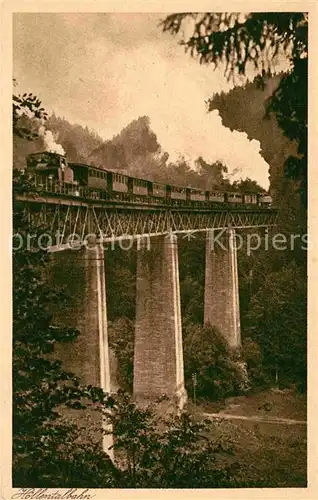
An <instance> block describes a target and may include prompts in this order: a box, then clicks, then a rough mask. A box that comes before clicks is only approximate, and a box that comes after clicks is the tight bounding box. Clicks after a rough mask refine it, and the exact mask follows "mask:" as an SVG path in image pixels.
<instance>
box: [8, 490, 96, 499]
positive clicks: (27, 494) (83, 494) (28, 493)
mask: <svg viewBox="0 0 318 500" xmlns="http://www.w3.org/2000/svg"><path fill="white" fill-rule="evenodd" d="M94 496H95V493H92V492H90V490H89V489H88V488H87V489H80V488H69V489H67V490H62V489H61V490H53V489H49V488H20V489H19V490H18V491H17V492H16V493H14V494H13V495H12V496H11V500H90V499H91V498H93V497H94Z"/></svg>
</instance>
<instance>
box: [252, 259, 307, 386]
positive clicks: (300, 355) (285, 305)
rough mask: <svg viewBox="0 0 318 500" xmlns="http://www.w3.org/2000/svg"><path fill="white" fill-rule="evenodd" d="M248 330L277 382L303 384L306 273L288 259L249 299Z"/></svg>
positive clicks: (270, 274)
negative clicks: (285, 264)
mask: <svg viewBox="0 0 318 500" xmlns="http://www.w3.org/2000/svg"><path fill="white" fill-rule="evenodd" d="M247 321H248V323H247V328H246V332H247V334H248V335H249V336H250V337H251V338H252V339H253V340H254V341H256V342H257V343H258V344H259V346H260V347H261V350H262V355H263V363H264V367H266V369H267V371H268V373H269V374H270V376H271V378H272V379H273V380H276V382H277V383H279V384H282V385H283V384H286V383H298V384H299V385H300V387H301V388H302V389H304V388H305V387H306V352H307V350H306V326H307V309H306V276H305V275H304V271H303V269H302V268H300V267H299V266H297V265H296V264H295V263H291V264H289V265H288V266H286V267H283V268H282V269H281V270H279V271H276V272H271V273H269V274H268V275H267V276H266V277H265V279H264V281H263V284H262V286H261V287H260V289H259V290H258V292H257V293H256V294H255V295H254V297H253V298H252V300H251V304H250V308H249V312H248V316H247Z"/></svg>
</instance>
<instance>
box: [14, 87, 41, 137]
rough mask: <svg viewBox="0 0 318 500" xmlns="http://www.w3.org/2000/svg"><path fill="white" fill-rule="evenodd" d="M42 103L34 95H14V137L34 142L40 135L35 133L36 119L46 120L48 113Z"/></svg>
mask: <svg viewBox="0 0 318 500" xmlns="http://www.w3.org/2000/svg"><path fill="white" fill-rule="evenodd" d="M41 104H42V103H41V101H40V99H39V98H38V97H36V96H35V95H33V94H32V93H24V94H23V95H21V94H17V95H13V103H12V126H13V135H14V136H18V137H20V138H22V139H26V140H28V141H33V140H34V139H35V138H36V137H38V134H37V133H36V132H35V131H34V127H33V124H34V119H36V120H39V121H40V120H46V119H47V113H46V112H45V110H44V108H42V107H41Z"/></svg>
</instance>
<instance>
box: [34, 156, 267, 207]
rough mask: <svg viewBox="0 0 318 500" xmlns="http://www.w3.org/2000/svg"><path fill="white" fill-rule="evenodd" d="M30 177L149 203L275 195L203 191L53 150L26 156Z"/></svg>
mask: <svg viewBox="0 0 318 500" xmlns="http://www.w3.org/2000/svg"><path fill="white" fill-rule="evenodd" d="M26 161H27V174H28V176H29V178H32V177H33V178H34V180H35V181H36V182H37V183H38V185H40V187H41V188H42V189H43V190H44V191H48V192H51V193H58V194H68V195H74V196H77V197H80V198H89V199H94V200H105V201H120V200H121V201H129V202H136V203H146V204H168V205H181V204H182V205H184V204H186V205H189V204H190V205H195V206H207V207H212V206H218V205H219V204H220V203H226V204H231V206H233V205H237V206H242V205H243V206H246V207H248V206H253V207H255V206H260V207H269V206H270V205H271V202H272V199H271V197H270V196H268V195H267V194H263V193H241V192H238V191H233V192H228V191H226V192H224V191H204V190H202V189H198V188H193V187H189V186H187V187H182V186H173V185H171V184H162V183H158V182H152V181H149V180H145V179H139V178H136V177H131V176H128V175H126V174H123V173H121V172H118V171H111V170H104V169H101V168H97V167H95V166H92V165H85V164H82V163H68V161H67V159H66V157H65V156H62V155H60V154H57V153H52V152H42V153H35V154H30V155H28V156H27V157H26Z"/></svg>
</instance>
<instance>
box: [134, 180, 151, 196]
mask: <svg viewBox="0 0 318 500" xmlns="http://www.w3.org/2000/svg"><path fill="white" fill-rule="evenodd" d="M133 194H138V195H142V196H148V181H145V180H143V179H136V178H133Z"/></svg>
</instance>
